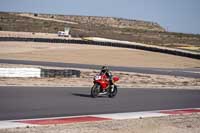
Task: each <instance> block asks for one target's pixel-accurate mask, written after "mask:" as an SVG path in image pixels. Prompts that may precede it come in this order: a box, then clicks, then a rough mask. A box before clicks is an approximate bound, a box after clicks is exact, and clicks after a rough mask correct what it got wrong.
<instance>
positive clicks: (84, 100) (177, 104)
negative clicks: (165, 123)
mask: <svg viewBox="0 0 200 133" xmlns="http://www.w3.org/2000/svg"><path fill="white" fill-rule="evenodd" d="M89 94H90V88H66V87H65V88H57V87H49V88H48V87H42V88H41V87H38V88H37V87H0V120H10V119H24V118H39V117H57V116H71V115H88V114H104V113H117V112H120V113H121V112H135V111H149V110H164V109H180V108H199V107H200V102H199V101H200V91H199V90H168V89H165V90H159V89H150V88H149V89H132V88H129V89H128V88H119V93H118V95H117V97H115V98H113V99H110V98H107V97H100V98H96V99H94V98H91V97H90V95H89Z"/></svg>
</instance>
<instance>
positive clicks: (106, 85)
mask: <svg viewBox="0 0 200 133" xmlns="http://www.w3.org/2000/svg"><path fill="white" fill-rule="evenodd" d="M118 80H119V77H117V76H114V77H113V78H112V83H113V85H110V82H109V80H108V78H107V76H106V75H105V74H103V75H96V76H95V77H94V81H93V83H94V85H93V87H92V88H91V96H92V97H93V98H96V97H98V96H103V95H107V96H108V97H110V98H113V97H115V96H116V95H117V86H116V85H115V84H114V83H115V82H117V81H118Z"/></svg>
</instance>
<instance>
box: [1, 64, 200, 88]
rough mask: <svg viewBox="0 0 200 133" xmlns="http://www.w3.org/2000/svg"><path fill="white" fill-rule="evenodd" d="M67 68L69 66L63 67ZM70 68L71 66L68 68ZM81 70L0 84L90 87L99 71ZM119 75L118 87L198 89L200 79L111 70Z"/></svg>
mask: <svg viewBox="0 0 200 133" xmlns="http://www.w3.org/2000/svg"><path fill="white" fill-rule="evenodd" d="M0 67H3V68H6V67H9V68H12V67H20V68H21V67H26V68H27V67H31V68H46V69H63V68H59V67H56V68H54V67H42V66H29V65H12V64H0ZM65 69H69V68H65ZM70 69H72V68H70ZM77 70H80V71H81V76H80V78H60V77H56V78H3V77H1V78H0V85H1V86H4V85H5V86H49V87H71V86H76V87H77V86H79V87H89V88H90V87H91V86H92V85H93V77H94V76H95V75H97V74H98V73H99V71H97V70H89V69H77ZM112 73H113V75H114V76H118V77H120V80H119V82H117V83H116V84H117V85H118V86H119V87H131V88H160V89H162V88H171V89H200V79H195V78H186V77H176V76H167V75H154V74H139V73H127V72H117V71H114V72H112Z"/></svg>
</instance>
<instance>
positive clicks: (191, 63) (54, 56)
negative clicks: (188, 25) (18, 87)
mask: <svg viewBox="0 0 200 133" xmlns="http://www.w3.org/2000/svg"><path fill="white" fill-rule="evenodd" d="M0 58H1V59H21V60H36V61H51V62H66V63H80V64H96V65H114V66H130V67H131V66H132V67H155V68H193V67H200V60H195V59H190V58H184V57H179V56H173V55H167V54H161V53H155V52H149V51H142V50H134V49H122V48H112V47H103V46H89V45H78V44H53V43H35V42H0Z"/></svg>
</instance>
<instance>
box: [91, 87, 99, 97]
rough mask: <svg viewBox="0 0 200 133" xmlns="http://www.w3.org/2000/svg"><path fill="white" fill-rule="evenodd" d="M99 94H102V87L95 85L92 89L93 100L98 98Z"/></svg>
mask: <svg viewBox="0 0 200 133" xmlns="http://www.w3.org/2000/svg"><path fill="white" fill-rule="evenodd" d="M99 92H100V85H99V84H94V85H93V87H92V88H91V97H93V98H95V97H97V96H98V94H99Z"/></svg>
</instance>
